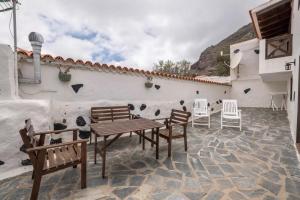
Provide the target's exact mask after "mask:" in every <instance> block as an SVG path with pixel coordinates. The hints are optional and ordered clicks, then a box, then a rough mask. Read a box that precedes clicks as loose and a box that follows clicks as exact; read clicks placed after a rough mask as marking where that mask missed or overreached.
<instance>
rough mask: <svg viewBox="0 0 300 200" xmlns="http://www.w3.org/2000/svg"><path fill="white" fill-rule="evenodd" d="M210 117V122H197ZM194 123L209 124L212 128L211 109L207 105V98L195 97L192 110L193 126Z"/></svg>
mask: <svg viewBox="0 0 300 200" xmlns="http://www.w3.org/2000/svg"><path fill="white" fill-rule="evenodd" d="M206 117H207V118H208V123H207V124H205V123H199V122H196V120H197V119H200V118H206ZM194 125H207V126H208V128H210V111H209V109H208V106H207V99H195V101H194V106H193V110H192V127H194Z"/></svg>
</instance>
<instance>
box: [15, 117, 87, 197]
mask: <svg viewBox="0 0 300 200" xmlns="http://www.w3.org/2000/svg"><path fill="white" fill-rule="evenodd" d="M19 132H20V135H21V137H22V140H23V142H24V145H25V148H26V152H27V153H28V155H29V158H30V160H31V162H32V165H33V172H32V179H33V180H34V181H33V187H32V192H31V197H30V199H31V200H36V199H37V198H38V193H39V188H40V184H41V179H42V176H43V175H46V174H49V173H52V172H55V171H58V170H61V169H65V168H67V167H73V168H76V167H77V165H78V164H81V188H86V159H87V151H86V143H87V140H77V133H78V129H65V130H59V131H46V132H34V131H33V126H32V125H31V122H30V120H27V121H26V126H25V128H24V129H21V130H20V131H19ZM63 132H72V133H73V141H72V142H64V143H61V144H52V145H44V142H45V136H46V135H47V134H52V133H53V134H58V133H63Z"/></svg>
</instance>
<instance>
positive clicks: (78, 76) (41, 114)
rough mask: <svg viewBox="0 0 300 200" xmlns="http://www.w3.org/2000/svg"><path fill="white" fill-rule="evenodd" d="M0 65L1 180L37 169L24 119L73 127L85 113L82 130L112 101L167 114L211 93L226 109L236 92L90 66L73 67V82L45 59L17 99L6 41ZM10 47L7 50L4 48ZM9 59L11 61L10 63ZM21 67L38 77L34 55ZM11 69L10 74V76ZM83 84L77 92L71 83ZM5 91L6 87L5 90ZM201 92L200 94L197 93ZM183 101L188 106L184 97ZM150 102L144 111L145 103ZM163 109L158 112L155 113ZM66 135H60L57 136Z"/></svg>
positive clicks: (38, 125)
mask: <svg viewBox="0 0 300 200" xmlns="http://www.w3.org/2000/svg"><path fill="white" fill-rule="evenodd" d="M0 52H2V54H1V60H0V62H2V63H0V66H6V68H5V70H6V71H5V70H2V71H1V72H3V73H2V74H1V79H2V80H5V83H4V82H1V85H0V87H1V88H0V89H2V88H6V90H5V91H7V92H5V93H4V92H3V93H1V95H2V96H1V98H0V127H1V130H2V131H1V132H0V134H1V136H2V137H1V141H0V160H3V161H4V162H5V164H4V165H2V166H1V167H0V179H2V178H6V177H9V176H12V175H16V174H18V173H21V172H24V171H27V170H31V169H32V167H31V166H29V167H23V166H22V165H21V160H22V159H26V158H27V155H26V154H25V153H23V152H20V151H19V148H20V147H21V145H22V141H21V137H20V135H19V132H18V131H19V129H21V128H23V127H24V121H25V119H27V118H31V119H32V121H33V124H34V127H35V130H36V131H43V130H49V129H53V124H54V123H62V124H64V125H66V126H67V127H68V128H73V127H78V126H77V125H76V119H77V117H78V116H82V117H83V118H84V119H85V121H86V122H87V124H86V125H85V126H84V127H80V129H81V130H89V123H90V119H89V116H90V108H91V106H111V105H127V104H129V103H130V104H133V105H134V107H135V109H134V110H133V111H132V112H133V113H135V114H139V115H141V116H143V117H147V118H160V117H167V116H169V114H170V111H171V109H172V108H176V109H181V110H182V109H183V106H185V107H186V108H187V110H188V111H190V110H191V107H192V103H193V100H194V99H195V98H207V99H208V100H209V102H210V104H211V108H214V111H216V110H219V109H220V104H216V103H215V102H216V101H219V100H220V99H224V98H229V97H230V88H231V87H230V86H224V85H216V84H207V83H199V82H193V81H187V80H179V79H168V78H159V77H154V79H153V83H154V84H157V85H159V86H160V88H159V89H156V88H155V87H154V86H153V87H152V88H151V89H147V88H145V86H144V83H145V81H146V77H145V76H144V75H138V74H124V73H121V74H120V73H112V72H103V71H101V72H100V71H95V70H89V69H87V68H85V69H80V68H76V69H73V68H72V69H71V71H70V73H71V74H72V79H71V81H70V82H69V83H64V82H61V81H60V80H59V79H58V72H59V70H58V68H57V66H55V65H52V64H49V63H48V64H45V63H44V64H42V67H41V71H42V83H41V84H24V83H23V84H19V96H20V99H13V98H11V96H12V95H11V92H10V91H11V90H12V87H13V86H14V84H13V82H12V83H11V81H10V79H9V78H7V76H8V75H7V74H9V73H10V72H9V68H10V67H9V66H7V63H8V62H9V59H11V55H12V52H11V49H10V48H7V47H6V46H0ZM3 52H5V53H3ZM4 61H5V62H6V63H4ZM19 68H20V70H21V72H22V74H23V77H24V78H32V77H33V65H32V61H31V60H26V59H25V60H20V61H19ZM5 74H6V75H5ZM73 84H83V87H82V88H80V89H79V91H78V92H77V93H75V92H74V90H73V89H72V87H71V85H73ZM3 91H4V90H3ZM197 91H198V92H199V94H197ZM181 100H183V101H184V103H183V105H181V104H180V101H181ZM142 104H145V105H146V106H147V107H146V109H145V110H143V111H141V110H140V106H141V105H142ZM157 110H160V114H159V115H158V116H156V115H155V112H156V111H157ZM56 137H60V136H56Z"/></svg>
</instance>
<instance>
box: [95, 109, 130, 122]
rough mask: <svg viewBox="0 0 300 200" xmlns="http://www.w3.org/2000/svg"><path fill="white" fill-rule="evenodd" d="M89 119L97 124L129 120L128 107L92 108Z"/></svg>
mask: <svg viewBox="0 0 300 200" xmlns="http://www.w3.org/2000/svg"><path fill="white" fill-rule="evenodd" d="M91 117H92V118H93V119H95V120H97V121H98V122H100V121H115V120H124V119H130V118H131V116H130V109H129V106H110V107H92V108H91Z"/></svg>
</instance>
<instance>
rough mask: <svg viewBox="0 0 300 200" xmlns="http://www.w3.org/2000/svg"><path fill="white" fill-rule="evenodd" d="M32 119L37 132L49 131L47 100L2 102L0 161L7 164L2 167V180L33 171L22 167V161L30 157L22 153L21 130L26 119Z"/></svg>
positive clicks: (0, 102) (48, 105) (0, 106)
mask: <svg viewBox="0 0 300 200" xmlns="http://www.w3.org/2000/svg"><path fill="white" fill-rule="evenodd" d="M28 118H31V119H32V122H33V123H34V124H35V129H36V130H48V129H49V125H50V124H49V122H50V104H49V101H46V100H2V101H0V127H1V132H0V134H1V140H0V159H1V160H2V161H4V162H5V164H4V165H1V167H0V179H3V178H6V177H9V176H12V175H15V174H16V173H19V172H23V171H27V170H31V169H32V167H31V166H30V167H22V165H21V160H22V159H27V158H28V155H27V154H25V153H23V152H20V151H19V148H20V147H21V145H22V144H23V142H22V139H21V136H20V134H19V130H20V129H22V128H24V125H25V119H28Z"/></svg>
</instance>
